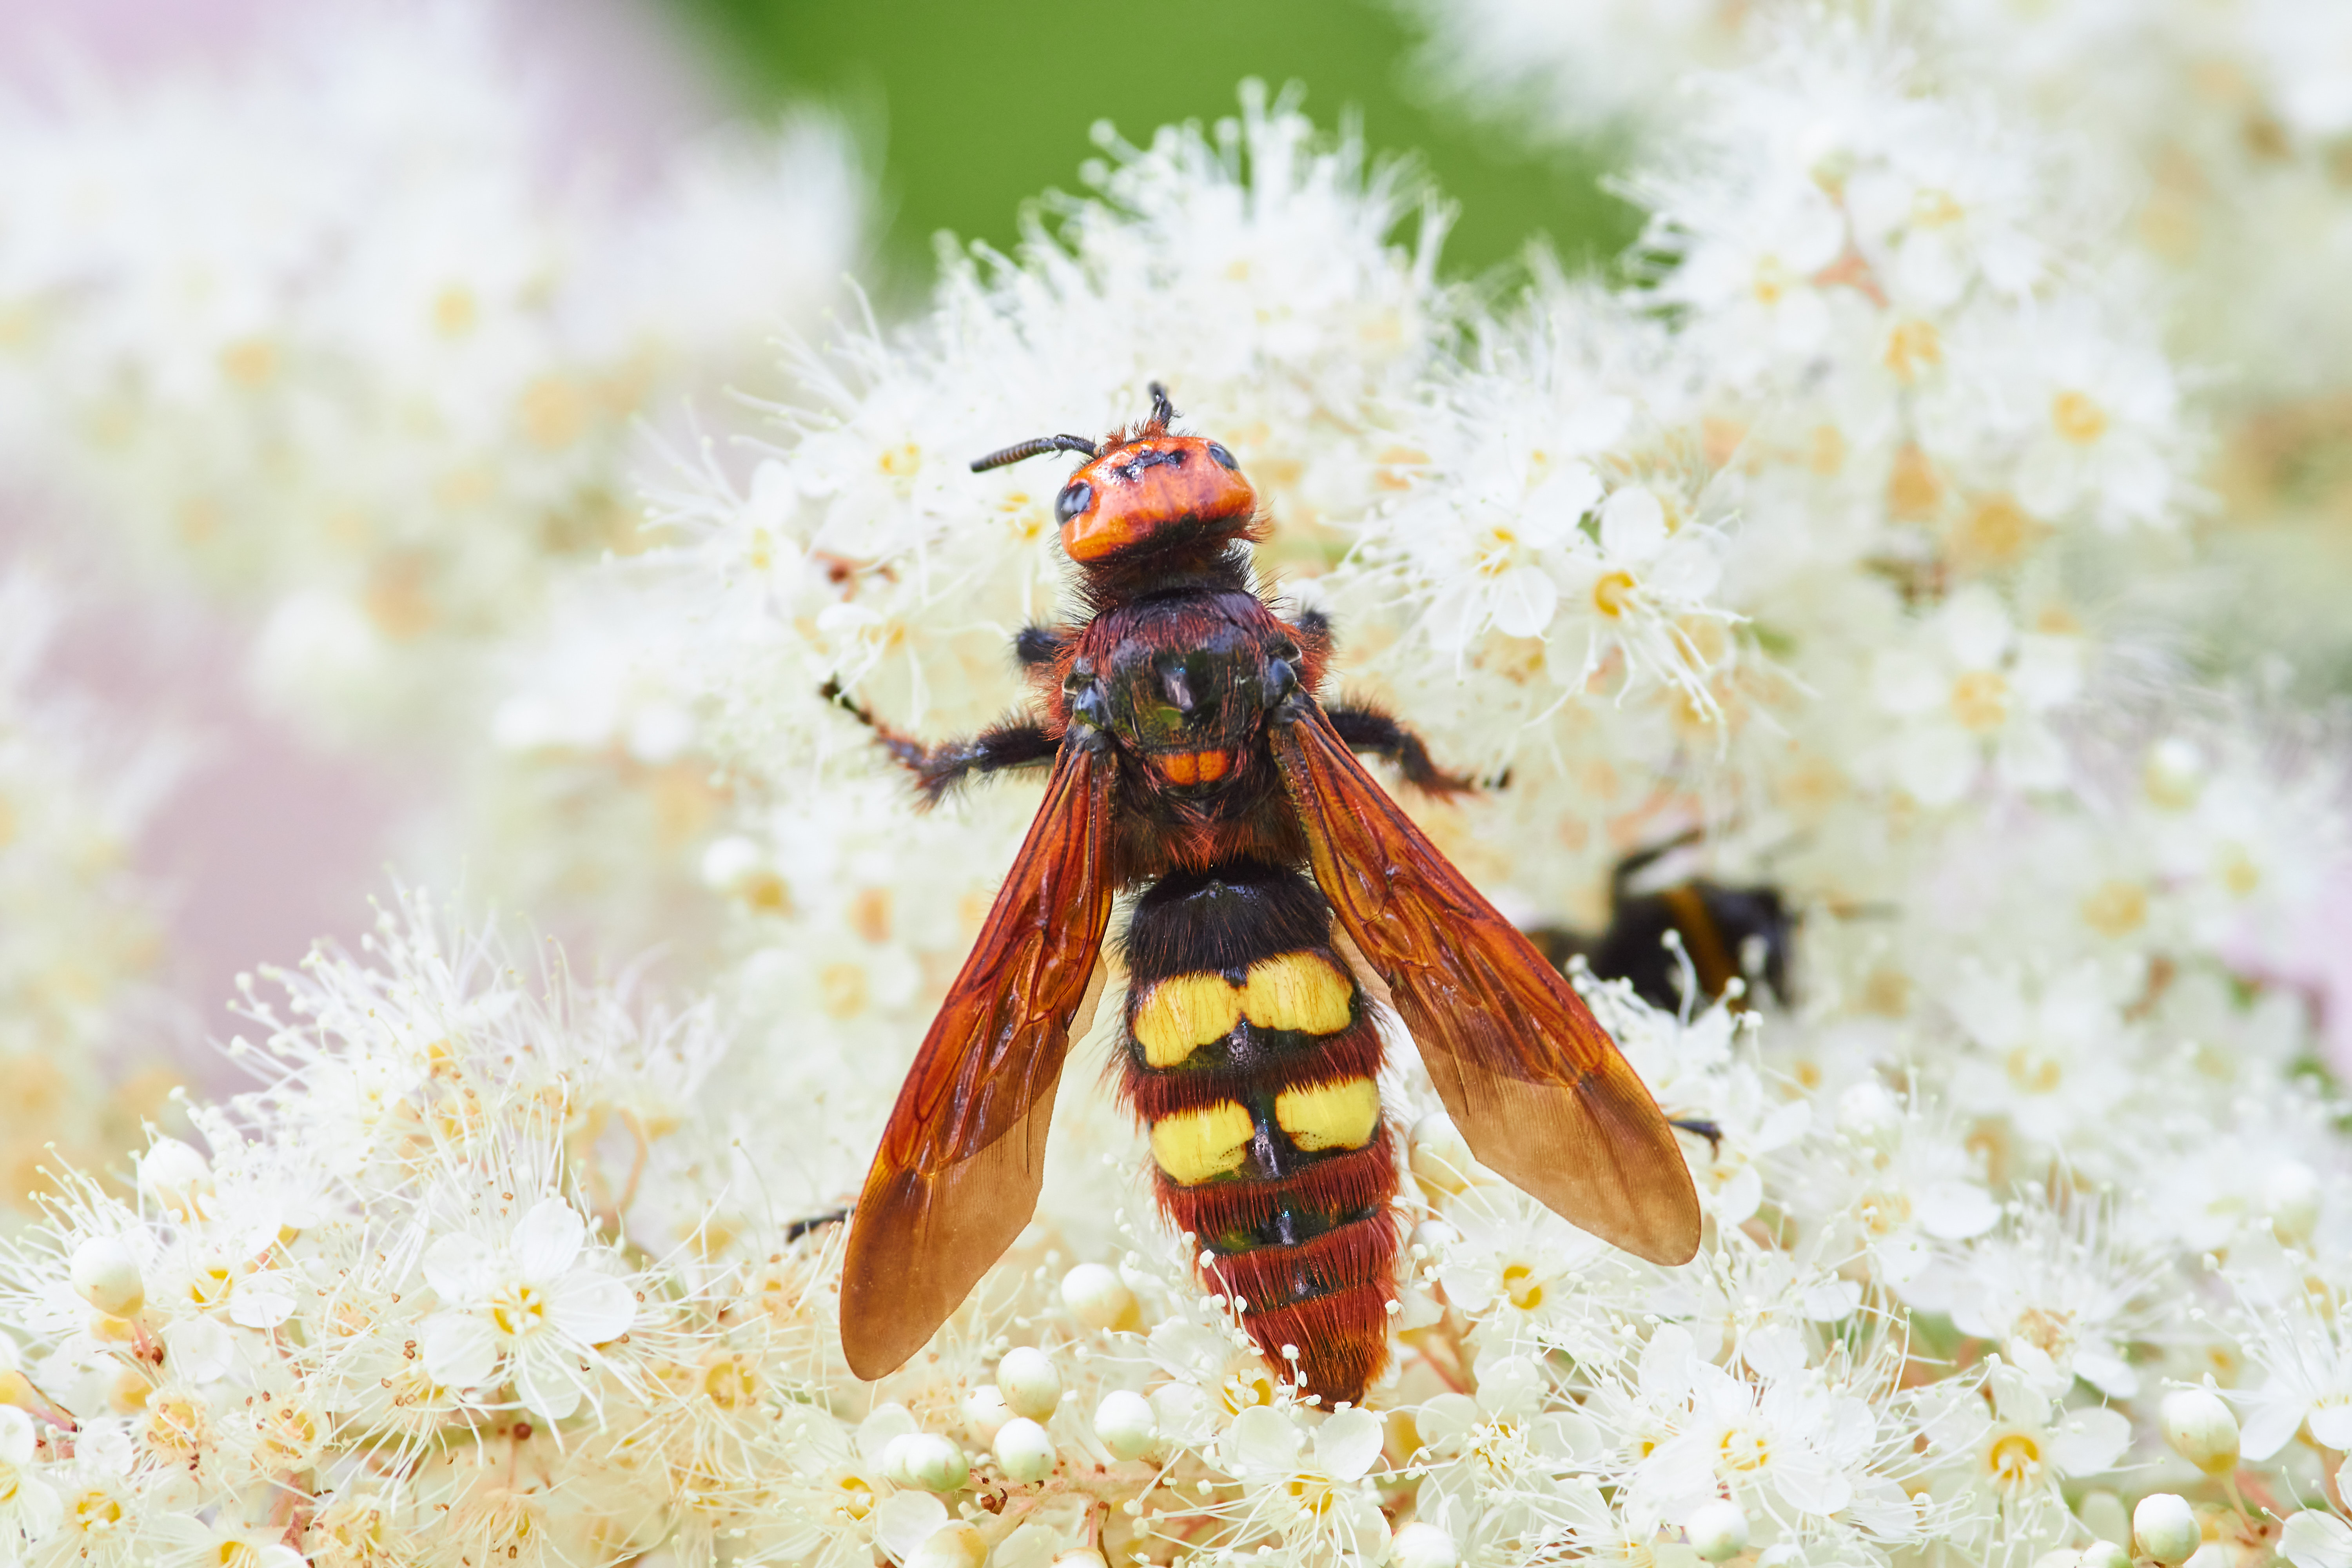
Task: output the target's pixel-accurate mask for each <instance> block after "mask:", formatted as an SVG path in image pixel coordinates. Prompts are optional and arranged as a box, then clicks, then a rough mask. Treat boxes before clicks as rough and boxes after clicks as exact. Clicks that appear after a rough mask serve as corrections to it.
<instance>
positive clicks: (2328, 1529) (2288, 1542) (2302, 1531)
mask: <svg viewBox="0 0 2352 1568" xmlns="http://www.w3.org/2000/svg"><path fill="white" fill-rule="evenodd" d="M2278 1549H2279V1555H2280V1556H2282V1557H2284V1558H2285V1559H2286V1560H2287V1561H2288V1562H2290V1563H2294V1568H2352V1527H2347V1525H2346V1524H2345V1522H2344V1521H2342V1520H2340V1519H2338V1518H2336V1516H2335V1515H2334V1514H2332V1513H2329V1512H2327V1511H2326V1510H2325V1509H2316V1508H2307V1509H2305V1510H2303V1511H2302V1512H2301V1513H2298V1514H2295V1515H2294V1516H2292V1517H2291V1518H2289V1519H2288V1520H2287V1521H2286V1528H2285V1529H2284V1530H2283V1531H2279V1545H2278Z"/></svg>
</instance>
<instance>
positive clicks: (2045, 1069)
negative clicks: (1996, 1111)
mask: <svg viewBox="0 0 2352 1568" xmlns="http://www.w3.org/2000/svg"><path fill="white" fill-rule="evenodd" d="M2004 1065H2005V1066H2006V1067H2007V1068H2009V1081H2010V1082H2011V1083H2013V1084H2015V1085H2016V1086H2017V1087H2018V1088H2019V1089H2022V1090H2024V1091H2025V1092H2026V1093H2028V1094H2054V1093H2056V1092H2057V1089H2058V1085H2059V1084H2060V1083H2061V1082H2062V1081H2063V1079H2065V1077H2066V1069H2065V1068H2063V1067H2062V1066H2060V1065H2059V1064H2058V1062H2057V1060H2056V1059H2055V1058H2051V1057H2045V1056H2043V1055H2042V1053H2041V1052H2039V1051H2035V1050H2032V1049H2030V1048H2028V1047H2024V1046H2020V1047H2017V1049H2015V1050H2013V1051H2011V1052H2010V1053H2009V1059H2008V1061H2007V1062H2006V1063H2005V1064H2004Z"/></svg>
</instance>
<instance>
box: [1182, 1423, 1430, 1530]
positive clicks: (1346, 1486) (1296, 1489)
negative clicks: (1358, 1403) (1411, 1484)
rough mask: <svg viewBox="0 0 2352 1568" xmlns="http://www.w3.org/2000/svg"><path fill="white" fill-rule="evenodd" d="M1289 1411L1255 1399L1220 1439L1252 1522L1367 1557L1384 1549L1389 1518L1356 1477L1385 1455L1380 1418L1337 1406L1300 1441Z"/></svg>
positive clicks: (1221, 1448) (1260, 1528)
mask: <svg viewBox="0 0 2352 1568" xmlns="http://www.w3.org/2000/svg"><path fill="white" fill-rule="evenodd" d="M1300 1436H1301V1435H1300V1432H1299V1429H1298V1423H1297V1418H1296V1417H1295V1416H1294V1415H1292V1414H1291V1413H1290V1412H1289V1411H1287V1410H1279V1409H1276V1408H1273V1407H1271V1406H1268V1405H1253V1406H1251V1407H1250V1408H1249V1409H1247V1410H1244V1411H1243V1412H1242V1413H1241V1414H1240V1415H1236V1416H1234V1424H1233V1426H1232V1427H1231V1429H1230V1430H1228V1431H1227V1433H1226V1434H1225V1436H1224V1437H1223V1439H1222V1440H1221V1441H1220V1443H1219V1445H1218V1452H1219V1454H1220V1455H1221V1456H1222V1458H1223V1463H1224V1467H1225V1469H1226V1470H1227V1472H1228V1473H1229V1474H1231V1475H1232V1476H1234V1479H1237V1480H1239V1481H1240V1482H1241V1483H1242V1486H1243V1489H1244V1495H1245V1497H1246V1498H1247V1500H1248V1505H1249V1519H1250V1522H1251V1525H1252V1527H1253V1528H1255V1529H1256V1530H1260V1531H1270V1532H1275V1533H1278V1534H1280V1535H1281V1536H1283V1537H1284V1538H1285V1539H1286V1541H1288V1542H1294V1543H1297V1544H1305V1543H1307V1542H1325V1543H1328V1546H1329V1548H1330V1549H1332V1550H1336V1551H1339V1552H1353V1553H1355V1554H1356V1555H1357V1556H1359V1557H1360V1558H1362V1559H1364V1560H1365V1561H1366V1562H1369V1563H1378V1562H1379V1561H1380V1560H1381V1558H1382V1557H1383V1556H1385V1555H1386V1554H1387V1552H1388V1545H1389V1531H1388V1523H1387V1521H1385V1520H1383V1519H1382V1518H1381V1509H1380V1503H1379V1501H1378V1500H1377V1499H1376V1498H1375V1497H1373V1496H1372V1495H1371V1494H1370V1492H1368V1491H1366V1490H1363V1489H1360V1487H1359V1483H1360V1482H1361V1481H1362V1480H1363V1479H1364V1477H1365V1474H1366V1472H1368V1471H1369V1470H1370V1468H1372V1464H1373V1462H1374V1461H1375V1460H1377V1459H1378V1458H1380V1457H1381V1420H1380V1417H1379V1416H1377V1415H1373V1414H1371V1413H1370V1411H1367V1410H1362V1409H1348V1410H1340V1411H1335V1412H1333V1413H1332V1414H1331V1415H1329V1416H1328V1417H1326V1418H1325V1419H1324V1421H1323V1422H1322V1423H1321V1424H1320V1425H1319V1426H1317V1427H1316V1428H1315V1430H1314V1435H1313V1437H1312V1440H1311V1441H1308V1442H1302V1441H1301V1440H1300Z"/></svg>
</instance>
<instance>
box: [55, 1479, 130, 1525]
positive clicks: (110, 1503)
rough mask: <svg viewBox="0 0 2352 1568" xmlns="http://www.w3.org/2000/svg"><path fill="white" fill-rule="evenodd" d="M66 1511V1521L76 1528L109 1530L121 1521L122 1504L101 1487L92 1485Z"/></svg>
mask: <svg viewBox="0 0 2352 1568" xmlns="http://www.w3.org/2000/svg"><path fill="white" fill-rule="evenodd" d="M66 1511H67V1519H68V1522H69V1523H71V1524H72V1526H73V1527H74V1528H75V1529H76V1530H85V1531H88V1530H111V1529H112V1528H114V1526H116V1525H118V1524H121V1522H122V1504H121V1502H119V1501H117V1500H116V1499H115V1496H114V1494H113V1493H112V1492H110V1491H108V1490H106V1489H104V1488H102V1487H92V1488H90V1489H89V1490H88V1491H86V1492H84V1493H82V1494H81V1496H79V1497H78V1498H76V1499H74V1500H73V1502H72V1503H71V1504H70V1505H69V1506H68V1509H67V1510H66Z"/></svg>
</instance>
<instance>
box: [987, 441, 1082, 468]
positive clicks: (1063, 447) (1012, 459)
mask: <svg viewBox="0 0 2352 1568" xmlns="http://www.w3.org/2000/svg"><path fill="white" fill-rule="evenodd" d="M1046 452H1084V453H1085V454H1086V455H1087V457H1089V458H1098V457H1100V456H1102V454H1101V453H1100V452H1098V451H1097V450H1096V449H1095V444H1094V443H1093V442H1092V441H1089V440H1087V438H1086V437H1084V436H1040V437H1037V438H1036V439H1035V440H1034V441H1023V442H1021V443H1020V444H1018V445H1017V446H1012V447H1005V448H1004V449H1003V451H1001V452H991V453H990V454H989V455H988V456H987V457H985V458H973V459H972V460H971V471H972V472H973V473H975V474H984V473H986V472H988V470H989V469H991V468H1003V467H1004V465H1005V464H1007V463H1018V462H1021V461H1023V460H1024V459H1026V458H1034V457H1038V456H1041V455H1043V454H1044V453H1046Z"/></svg>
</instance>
